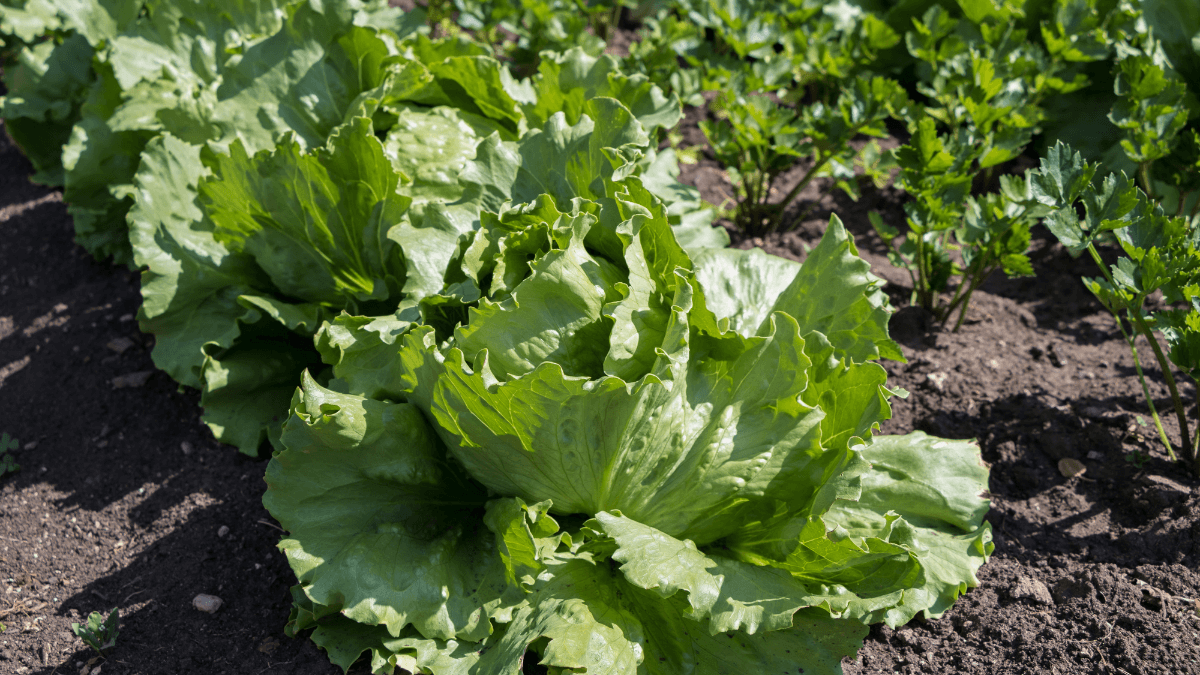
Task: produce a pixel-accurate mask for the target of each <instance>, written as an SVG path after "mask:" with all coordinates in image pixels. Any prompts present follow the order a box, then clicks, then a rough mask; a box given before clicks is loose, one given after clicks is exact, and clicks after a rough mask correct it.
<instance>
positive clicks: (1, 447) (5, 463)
mask: <svg viewBox="0 0 1200 675" xmlns="http://www.w3.org/2000/svg"><path fill="white" fill-rule="evenodd" d="M18 445H20V441H18V440H17V439H15V438H12V437H11V436H9V435H8V433H7V432H5V433H3V434H0V478H2V477H4V476H7V475H8V474H10V473H16V472H17V471H18V470H19V469H20V468H21V465H20V464H17V460H15V459H13V456H12V454H10V453H11V452H12V451H14V450H16V449H17V446H18Z"/></svg>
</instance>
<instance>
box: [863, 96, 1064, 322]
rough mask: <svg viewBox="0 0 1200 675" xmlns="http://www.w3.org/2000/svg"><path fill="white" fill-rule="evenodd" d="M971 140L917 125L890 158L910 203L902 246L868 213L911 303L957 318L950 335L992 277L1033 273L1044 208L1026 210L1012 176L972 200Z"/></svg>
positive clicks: (975, 153)
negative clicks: (906, 281)
mask: <svg viewBox="0 0 1200 675" xmlns="http://www.w3.org/2000/svg"><path fill="white" fill-rule="evenodd" d="M973 141H974V139H973V137H972V135H971V133H970V132H969V130H967V129H963V128H960V129H959V131H958V133H957V134H955V135H952V136H950V135H938V133H937V122H936V121H935V120H934V119H933V118H931V117H926V118H924V119H922V120H921V121H920V122H919V123H918V124H917V128H916V131H915V133H914V134H913V136H912V139H911V140H910V141H909V142H908V144H907V145H904V146H901V147H900V148H897V150H896V152H895V158H896V162H897V164H898V165H899V166H900V174H899V176H898V177H897V180H896V184H897V185H898V186H899V187H901V188H903V189H904V190H905V191H906V192H908V194H909V195H911V197H912V199H911V201H909V202H908V203H907V204H905V206H904V211H905V214H906V215H907V223H908V230H909V231H908V235H907V236H906V237H904V238H903V239H901V238H900V232H899V230H897V229H895V228H893V227H890V226H888V225H886V224H885V223H884V222H883V220H882V219H881V218H880V217H879V215H878V214H875V213H872V214H870V219H871V224H872V225H873V226H874V227H875V230H876V232H878V233H879V236H880V237H881V238H882V239H883V240H884V242H885V243H887V244H888V245H889V247H890V248H889V252H888V257H889V259H890V260H891V262H892V264H893V265H896V266H897V267H900V268H902V269H905V270H907V271H908V274H909V277H910V278H911V279H912V285H913V294H912V303H913V304H915V305H919V306H921V307H924V308H925V309H926V310H927V311H929V312H930V313H932V314H933V315H934V317H936V318H937V319H938V320H939V321H941V322H942V323H943V325H944V324H946V323H947V322H948V321H949V319H950V318H951V317H952V316H953V315H954V314H955V312H957V313H958V320H957V322H956V323H955V324H954V330H955V331H957V330H958V329H959V328H960V327H961V326H962V324H963V320H964V319H965V318H966V315H967V308H968V306H969V305H970V302H971V295H972V294H973V293H974V292H975V290H976V289H978V288H979V286H980V285H981V284H983V282H984V281H985V280H986V279H987V278H988V277H989V276H991V275H992V273H993V272H996V271H1003V272H1004V273H1005V274H1007V275H1008V276H1010V277H1016V276H1030V275H1032V274H1033V266H1032V264H1031V263H1030V261H1029V257H1028V256H1027V255H1026V251H1027V250H1028V249H1029V242H1030V228H1031V227H1032V226H1033V224H1034V223H1035V222H1036V220H1037V217H1038V216H1039V215H1044V208H1043V207H1041V206H1039V205H1037V204H1032V203H1025V200H1024V194H1025V192H1026V189H1025V184H1024V182H1023V181H1022V180H1021V179H1020V178H1018V177H1015V176H1002V177H1001V179H1000V187H1001V189H1000V191H999V192H996V193H989V194H985V195H979V196H970V194H969V193H970V189H971V182H972V178H973V176H974V172H975V171H976V170H977V165H978V163H979V161H980V157H981V153H982V150H981V147H980V146H979V145H977V144H976V143H974V142H973ZM952 252H957V253H958V258H957V259H956V258H955V257H954V256H952V255H951V254H952Z"/></svg>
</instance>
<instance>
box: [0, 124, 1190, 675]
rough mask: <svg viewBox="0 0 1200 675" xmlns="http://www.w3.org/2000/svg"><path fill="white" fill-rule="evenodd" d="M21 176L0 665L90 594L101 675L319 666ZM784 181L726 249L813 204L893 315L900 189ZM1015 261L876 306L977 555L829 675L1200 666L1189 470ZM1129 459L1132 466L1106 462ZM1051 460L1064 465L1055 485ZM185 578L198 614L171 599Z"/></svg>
mask: <svg viewBox="0 0 1200 675" xmlns="http://www.w3.org/2000/svg"><path fill="white" fill-rule="evenodd" d="M694 118H695V115H692V116H690V117H689V119H688V122H689V123H691V124H694V122H695V119H694ZM685 131H686V133H685V135H684V137H685V139H693V138H695V137H696V133H694V129H692V130H685ZM701 138H702V135H701ZM30 173H31V169H30V167H29V165H28V164H27V162H26V161H25V159H24V158H23V157H21V155H20V154H19V153H18V152H17V151H16V150H15V149H14V148H13V147H12V146H11V144H9V143H8V142H7V141H4V142H3V145H2V146H0V228H2V231H3V236H2V237H0V410H2V411H3V413H2V414H0V431H2V432H8V433H9V434H11V435H12V436H14V437H16V438H18V439H19V440H20V442H21V445H20V450H18V451H17V452H16V453H15V456H16V459H17V461H18V462H19V463H20V464H21V465H22V468H21V470H20V471H19V472H18V473H16V474H15V475H12V476H9V477H5V478H4V479H3V481H2V482H0V515H2V517H3V520H2V521H0V578H2V579H3V582H4V583H3V586H4V588H3V590H2V591H0V622H3V623H4V624H5V625H6V630H5V632H4V633H2V634H0V672H4V673H10V672H11V673H46V674H49V673H78V672H80V671H81V670H82V668H83V667H84V666H88V664H89V660H90V658H91V656H92V654H90V653H89V652H88V650H87V649H86V648H85V647H84V646H83V645H82V643H81V642H80V641H79V640H77V639H76V638H75V637H73V636H72V635H71V633H70V630H69V626H70V623H71V622H72V621H80V620H82V618H83V617H85V616H86V615H87V614H88V613H89V612H91V611H95V610H100V611H107V610H109V609H111V608H112V607H119V608H120V610H121V614H122V629H121V634H120V636H119V637H118V639H117V646H116V648H115V649H114V650H113V651H112V653H111V655H110V656H109V657H108V658H107V660H103V661H97V662H96V663H95V665H96V666H100V667H101V670H102V672H103V673H105V674H106V675H110V674H111V675H115V674H122V675H123V674H126V673H188V672H197V673H199V672H203V673H253V674H258V673H335V672H339V671H338V669H337V668H335V667H334V666H332V665H330V664H329V663H328V661H327V659H326V658H325V656H324V655H323V654H321V653H320V652H319V651H318V650H317V649H316V648H315V647H314V646H313V645H312V643H311V642H309V641H307V640H290V639H288V638H286V637H284V635H283V633H282V629H283V625H284V623H285V621H286V619H287V615H288V611H289V609H290V606H291V596H290V595H289V593H288V588H289V586H290V585H291V584H292V583H293V580H294V578H295V577H294V576H293V574H292V572H291V571H290V569H288V566H287V564H286V562H285V560H284V558H283V555H282V554H280V553H278V552H277V551H276V550H275V543H276V541H277V540H278V538H279V535H280V532H279V530H278V528H277V526H276V525H275V523H274V521H272V520H271V518H270V517H269V516H268V514H267V513H266V511H265V510H264V509H263V508H262V506H261V502H260V500H261V496H262V491H263V483H262V474H263V471H264V468H265V466H266V463H265V461H262V460H253V459H248V458H246V457H244V456H242V455H239V454H238V453H237V452H236V451H235V450H234V449H232V448H229V447H227V446H220V445H218V444H216V443H215V442H214V441H213V440H212V439H211V436H210V435H209V433H208V431H207V429H206V428H205V427H204V426H203V425H202V424H201V423H200V421H199V412H200V411H199V408H198V406H197V395H196V394H195V393H194V392H191V391H183V392H180V391H177V389H176V385H175V384H174V383H173V382H172V381H171V379H170V378H169V377H168V376H167V375H166V374H164V373H162V372H158V371H156V370H155V369H154V366H153V364H152V363H151V361H150V357H149V348H150V346H151V345H150V344H149V342H148V341H149V338H148V337H147V336H144V335H142V334H141V333H140V332H139V331H138V329H137V323H136V321H134V320H133V316H134V315H135V314H136V312H137V307H138V304H139V301H140V296H139V294H138V290H137V289H138V278H137V274H136V273H133V272H130V271H128V270H125V269H123V268H114V267H111V266H109V265H108V264H105V263H96V262H94V261H93V260H92V259H91V258H90V257H89V256H88V255H86V254H85V253H84V252H83V251H82V250H81V249H79V248H78V247H76V246H75V245H74V244H73V243H72V236H73V230H72V225H71V222H70V219H69V217H68V216H67V214H66V210H65V208H64V206H63V204H62V203H61V200H60V198H59V197H58V193H56V192H53V191H49V190H46V189H43V188H40V187H38V186H35V185H32V184H30V183H29V182H28V181H27V180H26V178H25V177H26V176H27V175H29V174H30ZM684 178H685V180H688V181H689V182H692V183H694V184H696V185H697V186H698V187H700V188H701V190H702V192H703V193H704V196H705V198H706V199H708V200H709V201H713V202H715V203H720V202H721V201H722V197H723V195H722V194H721V192H720V190H721V189H722V186H723V185H724V186H725V188H726V189H727V188H728V186H727V184H723V183H722V176H721V175H720V171H719V170H718V169H716V168H715V167H714V166H712V164H711V163H707V164H706V163H704V162H702V163H701V164H700V165H699V166H697V167H695V168H689V169H688V170H687V171H685V173H684ZM809 189H810V190H811V192H810V193H806V194H805V195H802V197H801V201H802V202H803V201H804V200H805V199H806V198H807V199H808V200H809V201H810V202H811V200H813V199H817V200H819V201H818V203H817V205H816V208H814V209H813V210H812V211H810V212H809V215H808V217H807V219H806V220H805V221H804V222H803V223H801V224H800V225H799V226H798V227H797V228H796V229H795V230H794V231H792V232H789V233H787V234H783V235H775V236H771V237H768V238H766V239H765V240H762V241H739V240H738V238H737V237H736V234H735V244H736V245H739V246H741V247H750V246H752V245H761V246H762V247H763V248H765V249H766V250H768V251H769V252H772V253H777V254H780V255H785V256H788V257H793V258H797V259H802V258H803V255H804V251H805V248H804V246H805V245H808V246H812V245H815V243H816V242H817V240H818V238H819V236H820V234H821V232H822V229H823V226H824V223H825V222H826V221H827V218H828V215H829V214H830V213H832V212H836V213H838V214H839V215H840V216H841V217H842V218H843V219H844V220H845V222H846V223H847V225H848V227H849V228H850V229H851V230H852V231H854V233H855V234H856V236H857V238H858V242H859V246H860V251H861V253H862V254H863V256H864V257H865V258H866V259H867V260H869V261H870V262H871V263H872V265H873V267H874V269H875V271H876V273H877V274H879V275H880V276H882V277H884V278H885V279H887V280H888V281H889V282H890V286H889V289H888V290H889V291H890V293H891V295H892V298H893V301H894V302H895V303H896V304H897V305H898V306H902V307H903V306H906V305H907V298H908V293H909V291H910V289H909V287H908V283H909V282H908V279H907V275H906V274H905V273H904V272H902V271H899V270H896V269H894V268H891V267H890V265H889V264H888V262H887V259H886V257H885V255H884V254H885V251H884V249H883V244H882V242H880V241H879V239H878V238H877V237H876V236H875V235H874V234H873V232H872V230H871V228H870V226H869V224H868V223H867V220H866V213H867V212H868V211H869V210H871V209H878V210H881V211H882V212H883V214H884V217H885V220H890V221H891V222H893V223H898V222H899V221H900V220H901V219H902V215H901V213H900V211H899V204H900V195H899V194H898V193H896V192H893V191H891V190H883V191H869V192H868V193H867V194H866V195H864V197H863V199H862V200H861V201H860V202H859V203H857V204H855V203H849V202H837V201H835V200H834V199H833V198H831V197H828V196H825V197H821V196H820V193H819V192H818V191H817V190H816V188H815V187H813V186H810V188H809ZM807 206H808V205H807V204H803V203H802V204H801V207H804V208H806V207H807ZM1033 258H1034V266H1035V271H1036V272H1037V277H1035V278H1032V279H1022V280H1015V281H1006V280H1003V279H1000V278H995V279H992V280H991V281H989V282H988V284H987V285H986V286H985V287H984V288H983V289H982V290H981V291H979V292H977V293H976V295H975V297H974V299H973V301H972V304H971V310H970V313H969V314H968V318H967V321H966V324H965V325H964V326H963V328H962V330H961V331H960V332H959V333H957V334H954V333H949V332H945V331H940V330H937V328H936V327H934V326H930V325H928V321H927V319H926V318H925V317H924V316H922V315H921V314H920V313H919V312H918V311H916V310H913V309H903V310H902V311H901V312H900V313H899V314H898V315H897V316H895V317H894V318H893V320H892V335H893V337H894V338H896V340H897V341H898V342H900V343H901V344H902V346H903V349H904V354H905V356H906V357H907V359H908V363H907V364H899V363H892V362H885V364H884V365H885V367H887V368H888V370H889V372H890V373H891V375H892V380H891V382H892V384H894V385H897V386H902V387H904V388H905V389H907V390H909V392H910V395H909V397H908V398H907V400H903V401H900V400H897V401H894V410H895V416H894V418H893V419H892V420H891V421H890V422H888V423H887V424H886V425H885V427H884V432H885V433H905V432H908V431H910V430H913V429H920V430H924V431H927V432H929V433H931V434H936V435H938V436H943V437H948V438H976V439H978V440H979V442H980V444H981V446H982V449H983V457H984V459H985V460H986V461H987V462H988V463H989V464H990V465H991V469H992V481H991V486H992V493H993V508H992V511H991V514H990V515H989V517H988V519H989V520H990V521H991V523H992V526H993V528H994V533H995V542H996V551H995V557H994V558H993V559H992V560H991V562H989V563H988V564H987V565H986V566H985V567H984V568H983V569H982V571H981V573H980V580H981V586H980V587H979V588H977V589H974V590H971V591H970V592H968V593H967V594H966V595H965V597H964V598H963V599H961V600H960V601H959V602H958V603H957V604H956V605H955V607H954V608H953V609H952V610H950V611H949V612H948V613H947V614H946V615H945V616H944V617H943V618H942V619H939V620H937V621H931V622H928V623H924V622H921V621H914V622H913V623H911V624H910V625H908V626H905V627H903V628H901V629H898V630H895V631H893V630H890V629H887V628H882V627H875V628H874V629H872V632H871V634H870V636H869V637H868V639H867V642H866V645H865V647H864V648H863V649H862V650H861V652H860V655H859V658H858V659H857V660H855V661H847V662H846V664H845V671H846V672H847V673H858V674H864V675H865V674H867V673H892V672H903V673H965V674H968V675H974V674H982V673H1011V672H1039V673H1059V674H1066V673H1105V672H1111V673H1127V674H1128V675H1137V674H1141V673H1146V674H1149V673H1200V604H1198V602H1197V598H1200V573H1198V572H1197V571H1196V568H1197V567H1198V565H1200V490H1198V489H1197V484H1196V480H1195V478H1194V477H1192V476H1190V475H1189V474H1187V473H1186V472H1184V471H1183V470H1182V469H1181V468H1179V467H1177V466H1174V465H1172V464H1170V463H1169V462H1168V461H1167V460H1166V457H1165V455H1164V453H1163V452H1162V450H1161V445H1160V443H1159V442H1158V440H1157V438H1156V436H1155V434H1154V433H1153V431H1152V428H1151V427H1142V426H1139V424H1138V419H1139V417H1145V416H1146V412H1145V411H1144V409H1143V403H1142V401H1141V398H1140V388H1139V386H1138V384H1137V380H1136V377H1135V376H1134V373H1133V369H1132V364H1131V362H1130V359H1129V354H1128V351H1127V349H1126V347H1125V345H1124V343H1123V342H1122V340H1121V338H1120V335H1119V333H1117V331H1116V327H1115V325H1114V324H1113V322H1112V320H1111V318H1110V317H1109V315H1108V314H1107V313H1106V312H1105V311H1104V310H1103V309H1102V308H1101V307H1100V306H1099V305H1098V304H1097V303H1096V302H1095V301H1094V300H1093V299H1092V297H1091V296H1090V295H1089V294H1088V293H1087V292H1086V290H1085V289H1084V288H1083V287H1082V285H1081V284H1080V283H1079V277H1080V276H1081V275H1083V274H1088V273H1090V272H1091V270H1090V266H1091V263H1090V262H1089V261H1079V262H1077V261H1074V260H1072V259H1071V258H1070V257H1069V256H1067V255H1066V253H1065V252H1064V251H1063V250H1062V248H1061V247H1060V246H1058V245H1057V244H1056V243H1054V241H1053V239H1052V238H1049V236H1048V235H1046V234H1045V233H1044V232H1040V233H1039V235H1038V238H1036V240H1035V250H1034V252H1033ZM1150 377H1151V381H1152V384H1151V391H1152V393H1154V395H1155V397H1156V400H1157V401H1159V404H1160V405H1161V406H1163V407H1166V401H1165V397H1166V390H1165V386H1164V385H1163V384H1162V382H1161V380H1160V379H1159V378H1158V377H1157V373H1155V372H1153V371H1151V374H1150ZM1165 421H1166V423H1167V424H1168V425H1169V424H1170V423H1171V422H1172V420H1165ZM1169 430H1170V429H1169ZM1135 452H1136V453H1138V455H1139V457H1142V456H1144V459H1145V462H1144V463H1141V466H1140V467H1139V466H1134V465H1133V464H1131V463H1129V462H1127V461H1125V457H1126V456H1127V455H1130V454H1131V453H1135ZM1061 459H1076V460H1079V461H1081V462H1082V463H1083V465H1084V466H1085V467H1086V469H1087V470H1086V472H1085V473H1084V474H1082V475H1079V476H1077V477H1074V478H1067V477H1064V476H1063V475H1062V474H1061V473H1060V471H1059V468H1058V462H1059V460H1061ZM201 593H207V594H212V595H216V596H218V597H220V598H222V599H223V600H224V605H223V607H221V609H220V610H219V611H217V612H216V613H214V614H207V613H204V612H201V611H198V610H196V609H194V608H193V606H192V600H193V598H194V597H195V596H196V595H197V594H201ZM81 664H82V665H81ZM91 667H92V668H93V669H94V666H91ZM92 672H94V670H93V671H92Z"/></svg>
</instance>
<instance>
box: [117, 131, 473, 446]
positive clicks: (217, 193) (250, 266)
mask: <svg viewBox="0 0 1200 675" xmlns="http://www.w3.org/2000/svg"><path fill="white" fill-rule="evenodd" d="M232 150H233V154H231V155H226V156H213V157H211V158H210V159H209V165H210V167H211V168H210V167H206V166H205V165H204V164H203V163H202V161H201V154H202V153H201V152H200V150H199V149H198V148H196V147H195V146H191V145H189V144H187V143H184V142H182V141H179V140H178V139H175V138H174V137H171V136H163V137H161V138H160V139H156V140H155V141H153V142H152V143H151V144H150V145H149V146H148V148H147V152H146V153H145V156H144V157H145V158H144V161H143V165H142V170H141V171H140V172H139V174H138V177H137V185H138V193H137V194H138V204H137V207H136V208H135V209H134V210H133V212H132V217H131V219H130V222H131V225H132V228H133V229H132V236H133V239H134V242H135V244H136V245H137V252H138V258H137V262H138V263H139V264H140V265H145V266H146V267H147V272H146V273H145V275H144V278H143V296H144V298H145V302H144V305H143V308H142V312H141V317H140V318H141V322H142V327H143V330H146V331H148V332H152V333H154V334H155V336H156V343H155V349H154V352H153V357H154V359H155V363H156V364H157V365H158V366H159V367H160V368H163V369H164V370H167V371H168V372H169V373H170V374H171V375H172V376H173V377H175V378H176V379H177V380H178V381H179V382H181V383H182V384H186V385H189V386H193V387H197V388H199V389H201V390H202V391H203V394H202V404H203V405H204V406H205V409H206V413H205V416H206V421H207V422H208V423H209V424H210V426H211V427H212V428H213V431H214V433H215V434H216V436H217V438H219V439H222V440H225V441H227V442H231V443H234V444H236V445H237V446H238V447H239V449H241V450H242V451H243V452H247V453H249V454H254V453H255V452H256V451H257V448H258V445H259V444H260V443H261V441H262V440H263V439H264V438H270V439H271V440H272V441H273V442H274V441H276V440H277V439H278V429H279V426H280V425H281V424H282V422H283V419H284V418H285V417H286V415H285V410H286V406H287V401H288V400H289V399H290V397H291V388H292V387H294V386H295V382H296V380H297V378H298V376H299V373H300V371H301V370H303V369H304V368H305V367H307V366H309V365H314V364H316V363H317V362H318V361H319V356H318V354H317V353H316V352H315V351H314V350H313V349H312V347H311V346H309V345H311V343H310V342H309V341H308V340H309V339H310V338H311V336H312V335H313V334H314V333H315V332H316V330H317V328H318V326H319V325H320V323H321V321H322V320H324V319H327V318H329V317H330V316H332V315H333V313H335V312H338V311H340V310H342V309H344V308H350V309H354V310H356V311H357V310H361V309H364V308H365V309H368V310H371V309H374V308H376V307H383V306H390V307H395V306H396V303H398V302H399V300H400V298H402V297H404V293H405V292H411V293H412V294H415V295H419V293H420V292H421V291H424V289H425V288H426V287H428V286H429V284H430V282H429V281H428V280H426V279H424V278H422V277H421V276H420V275H419V274H414V272H416V273H419V272H420V271H421V268H420V266H419V265H411V266H410V265H407V264H406V262H405V257H404V252H403V250H402V245H401V243H400V242H397V241H395V240H393V238H391V237H392V235H393V234H394V233H395V232H396V227H395V223H396V222H397V221H399V220H400V219H401V216H402V215H403V213H404V209H405V208H406V206H407V204H408V202H409V198H407V197H404V196H401V195H399V194H397V193H396V189H397V185H398V181H399V176H398V174H397V173H396V172H395V170H394V168H393V167H392V164H391V162H390V161H389V160H388V159H387V158H386V157H385V156H384V154H383V146H382V144H381V143H380V142H379V141H378V140H377V139H375V138H374V136H373V133H372V129H371V125H370V123H369V122H368V121H367V120H363V119H360V120H358V121H356V122H351V123H349V124H348V125H346V126H344V127H342V128H341V129H340V130H339V131H338V132H337V133H335V134H333V136H332V137H331V138H330V141H329V146H328V147H327V148H322V149H318V150H317V151H315V152H311V153H301V151H300V149H299V146H298V144H297V143H296V142H292V143H290V144H287V145H283V146H281V147H280V148H278V149H277V150H275V151H274V152H263V153H260V154H259V155H257V156H255V157H249V156H247V155H246V154H245V152H244V151H243V150H242V149H241V142H240V141H238V142H236V143H235V144H234V146H233V148H232ZM210 171H211V172H215V173H213V175H212V177H210V178H204V176H206V175H207V174H208V173H209V172H210ZM198 194H199V195H200V196H197V195H198ZM444 245H445V246H446V247H447V249H448V250H447V251H446V252H445V253H444V254H442V255H443V257H444V258H446V259H449V257H450V255H451V254H452V253H453V250H454V246H455V242H454V240H453V239H451V240H450V241H449V242H448V243H444ZM427 248H428V247H427ZM438 276H439V279H440V274H439V275H438ZM438 286H439V287H440V284H438ZM284 297H286V298H289V299H290V300H291V301H284V300H283V299H282V298H284ZM385 303H390V304H385ZM273 351H274V352H277V353H275V354H273V355H272V352H273ZM264 433H265V434H266V436H264Z"/></svg>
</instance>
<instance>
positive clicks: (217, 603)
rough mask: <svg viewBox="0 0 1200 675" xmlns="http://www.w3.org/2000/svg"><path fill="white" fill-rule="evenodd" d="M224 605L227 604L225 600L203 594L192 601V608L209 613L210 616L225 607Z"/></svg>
mask: <svg viewBox="0 0 1200 675" xmlns="http://www.w3.org/2000/svg"><path fill="white" fill-rule="evenodd" d="M224 604H225V601H224V600H222V599H220V598H218V597H217V596H215V595H208V594H206V593H201V594H200V595H197V596H196V597H195V599H193V600H192V607H195V608H196V609H198V610H200V611H201V612H208V613H209V614H212V613H214V612H216V611H217V610H218V609H221V605H224Z"/></svg>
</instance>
